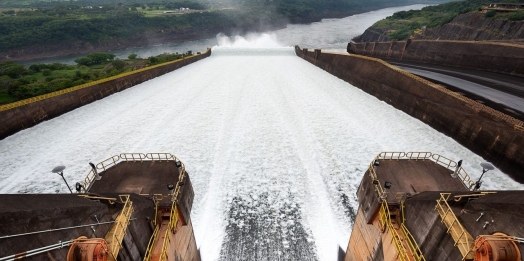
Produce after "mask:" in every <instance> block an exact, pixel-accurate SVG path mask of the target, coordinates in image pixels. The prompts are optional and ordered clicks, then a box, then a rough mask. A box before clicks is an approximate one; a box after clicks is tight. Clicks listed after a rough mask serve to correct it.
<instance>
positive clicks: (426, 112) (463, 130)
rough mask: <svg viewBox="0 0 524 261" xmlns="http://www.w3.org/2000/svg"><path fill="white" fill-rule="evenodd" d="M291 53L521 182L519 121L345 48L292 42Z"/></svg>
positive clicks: (523, 154)
mask: <svg viewBox="0 0 524 261" xmlns="http://www.w3.org/2000/svg"><path fill="white" fill-rule="evenodd" d="M370 48H372V47H370ZM295 52H296V54H297V56H299V57H301V58H303V59H305V60H306V61H308V62H310V63H312V64H315V65H316V66H318V67H320V68H322V69H324V70H325V71H327V72H329V73H331V74H333V75H335V76H337V77H339V78H341V79H343V80H345V81H347V82H349V83H350V84H352V85H354V86H356V87H358V88H360V89H362V90H363V91H365V92H367V93H369V94H371V95H373V96H375V97H377V98H378V99H380V100H383V101H385V102H387V103H388V104H391V105H392V106H394V107H395V108H397V109H399V110H402V111H404V112H405V113H407V114H409V115H411V116H412V117H415V118H417V119H419V120H421V121H422V122H424V123H426V124H428V125H429V126H431V127H433V128H434V129H436V130H438V131H440V132H442V133H444V134H446V135H448V136H450V137H452V138H453V139H455V140H456V141H457V142H459V143H460V144H462V145H463V146H465V147H467V148H468V149H470V150H472V151H474V152H475V153H477V154H478V155H480V156H482V157H484V158H486V159H487V160H489V161H491V162H492V163H493V164H494V165H496V166H497V167H498V168H500V169H501V170H502V171H504V172H506V173H508V174H509V175H510V176H511V177H512V178H513V179H515V180H516V181H518V182H521V183H524V150H522V148H524V132H523V131H521V130H520V129H519V128H521V127H522V126H524V123H523V122H521V121H519V120H517V119H514V118H512V117H510V116H508V115H506V114H504V113H501V112H498V111H495V110H493V109H491V108H489V107H487V106H484V105H482V104H480V103H478V102H476V101H473V100H470V99H468V98H466V97H463V96H461V95H459V94H457V93H454V92H452V91H449V90H447V89H446V88H444V87H442V86H440V85H437V84H434V83H431V82H429V81H427V80H424V79H422V78H420V77H418V76H415V75H413V74H410V73H408V72H405V71H403V70H400V69H398V68H396V67H393V66H391V65H389V64H388V63H386V62H384V61H382V60H379V59H376V58H370V57H365V56H360V55H354V54H347V53H325V52H310V51H307V52H304V51H303V50H301V49H300V48H299V47H298V46H296V47H295ZM370 117H372V115H370ZM431 149H432V148H428V150H431Z"/></svg>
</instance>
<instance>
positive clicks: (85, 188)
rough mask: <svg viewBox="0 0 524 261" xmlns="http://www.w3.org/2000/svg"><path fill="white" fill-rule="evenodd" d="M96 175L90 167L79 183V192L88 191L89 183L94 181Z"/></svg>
mask: <svg viewBox="0 0 524 261" xmlns="http://www.w3.org/2000/svg"><path fill="white" fill-rule="evenodd" d="M96 176H97V173H96V170H94V169H91V170H90V171H89V172H88V173H87V175H86V177H85V178H84V181H83V182H82V183H81V184H82V186H81V187H80V191H79V192H80V193H87V192H88V191H89V189H90V188H91V185H92V184H93V182H94V181H95V179H96Z"/></svg>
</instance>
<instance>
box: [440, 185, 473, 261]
mask: <svg viewBox="0 0 524 261" xmlns="http://www.w3.org/2000/svg"><path fill="white" fill-rule="evenodd" d="M450 196H451V193H440V198H439V199H438V200H437V205H436V206H435V210H437V212H438V213H439V215H440V218H441V219H442V223H444V224H445V225H446V227H447V228H448V229H447V232H448V233H449V234H450V235H451V237H452V238H453V241H455V246H456V247H457V248H458V249H459V251H460V253H461V255H462V260H473V258H474V253H473V246H474V241H473V237H472V236H471V235H470V234H469V233H468V231H466V229H464V227H463V226H462V224H461V223H460V221H459V220H458V218H457V216H455V213H453V210H452V209H451V207H450V206H449V204H448V202H447V201H448V199H449V197H450Z"/></svg>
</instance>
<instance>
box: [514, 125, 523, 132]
mask: <svg viewBox="0 0 524 261" xmlns="http://www.w3.org/2000/svg"><path fill="white" fill-rule="evenodd" d="M513 128H514V129H515V130H518V131H522V132H524V127H523V126H522V125H515V126H513Z"/></svg>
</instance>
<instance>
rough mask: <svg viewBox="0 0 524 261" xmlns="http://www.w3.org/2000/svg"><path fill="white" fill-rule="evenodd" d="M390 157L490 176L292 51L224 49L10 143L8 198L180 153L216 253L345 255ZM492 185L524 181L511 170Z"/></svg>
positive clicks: (201, 228)
mask: <svg viewBox="0 0 524 261" xmlns="http://www.w3.org/2000/svg"><path fill="white" fill-rule="evenodd" d="M381 151H431V152H433V153H439V154H442V155H444V156H446V157H449V158H451V159H454V160H460V159H462V160H464V164H463V167H464V168H465V169H466V170H467V171H468V172H469V173H470V174H471V175H472V176H473V178H477V177H478V176H479V175H480V173H481V168H480V166H479V163H480V162H482V161H483V159H482V158H480V157H479V156H477V155H475V154H474V153H472V152H471V151H469V150H468V149H466V148H464V147H463V146H461V145H460V144H458V143H457V142H455V141H454V140H452V139H451V138H449V137H447V136H445V135H443V134H441V133H439V132H437V131H435V130H433V129H432V128H431V127H429V126H427V125H425V124H423V123H422V122H420V121H418V120H416V119H414V118H411V117H410V116H409V115H407V114H405V113H403V112H401V111H398V110H396V109H394V108H393V107H391V106H390V105H388V104H386V103H384V102H382V101H379V100H377V99H376V98H375V97H373V96H370V95H368V94H366V93H364V92H363V91H361V90H359V89H358V88H355V87H353V86H351V85H350V84H348V83H346V82H344V81H342V80H340V79H338V78H336V77H334V76H332V75H330V74H328V73H327V72H325V71H322V70H320V69H318V68H317V67H315V66H313V65H311V64H310V63H308V62H306V61H304V60H302V59H300V58H298V57H297V56H295V54H294V49H293V48H292V47H274V48H235V47H215V48H213V54H212V56H211V57H209V58H206V59H204V60H202V61H199V62H196V63H194V64H191V65H188V66H186V67H183V68H181V69H179V70H176V71H174V72H171V73H169V74H166V75H164V76H162V77H158V78H155V79H153V80H150V81H147V82H145V83H142V84H139V85H137V86H135V87H133V88H130V89H127V90H125V91H122V92H120V93H117V94H114V95H111V96H109V97H107V98H105V99H102V100H99V101H97V102H94V103H91V104H89V105H86V106H84V107H81V108H78V109H76V110H74V111H71V112H69V113H66V114H64V115H62V116H60V117H57V118H55V119H52V120H49V121H46V122H43V123H41V124H39V125H37V126H35V127H33V128H30V129H27V130H24V131H21V132H19V133H16V134H14V135H12V136H10V137H8V138H6V139H4V140H1V141H0V193H57V192H59V193H67V192H68V190H67V188H66V187H65V185H64V184H63V182H62V180H61V179H60V177H58V176H57V175H56V174H52V173H51V172H50V171H51V169H53V167H55V166H57V165H65V166H66V167H67V168H66V169H65V171H64V176H65V178H67V180H68V181H69V183H70V184H74V183H75V182H77V181H80V180H82V179H83V178H84V177H85V175H86V174H87V172H88V170H89V165H88V162H95V163H96V162H100V161H102V160H104V159H106V158H108V157H110V156H112V155H116V154H119V153H122V152H143V153H148V152H170V153H173V154H175V155H177V156H178V157H179V158H181V159H182V160H183V161H184V162H185V164H186V167H187V169H188V172H189V174H190V177H191V179H192V183H193V186H194V191H195V200H194V207H193V213H192V220H193V223H194V228H195V237H196V240H197V244H198V247H199V248H200V251H201V255H202V258H203V260H335V259H336V257H337V253H338V248H339V246H341V247H342V248H343V249H345V248H346V246H347V243H348V240H349V235H350V233H351V224H352V221H353V218H354V215H355V212H356V209H357V206H358V204H357V201H356V197H355V192H356V189H357V187H358V185H359V182H360V180H361V177H362V175H363V174H364V172H365V170H366V167H367V165H368V164H369V162H370V161H371V160H372V159H373V157H374V156H375V155H377V154H378V153H379V152H381ZM484 188H486V189H523V188H524V187H523V185H520V184H517V183H515V182H514V181H512V180H511V179H510V178H509V177H507V176H506V175H505V174H504V173H502V172H500V171H499V170H495V171H491V172H489V173H487V174H486V175H485V178H484Z"/></svg>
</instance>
